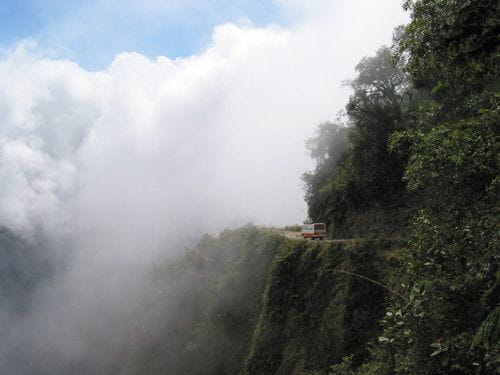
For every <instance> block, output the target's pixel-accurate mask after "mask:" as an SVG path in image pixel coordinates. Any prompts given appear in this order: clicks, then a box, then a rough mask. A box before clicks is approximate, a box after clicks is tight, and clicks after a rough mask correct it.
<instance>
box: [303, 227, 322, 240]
mask: <svg viewBox="0 0 500 375" xmlns="http://www.w3.org/2000/svg"><path fill="white" fill-rule="evenodd" d="M300 234H301V235H302V237H304V238H310V239H311V240H322V239H323V238H325V237H326V225H325V223H313V224H304V225H303V226H302V230H301V231H300Z"/></svg>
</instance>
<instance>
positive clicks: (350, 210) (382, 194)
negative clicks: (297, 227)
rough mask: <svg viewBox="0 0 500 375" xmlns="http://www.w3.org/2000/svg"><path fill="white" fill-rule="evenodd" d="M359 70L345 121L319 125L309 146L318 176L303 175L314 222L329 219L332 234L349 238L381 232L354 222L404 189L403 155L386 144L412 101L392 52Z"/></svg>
mask: <svg viewBox="0 0 500 375" xmlns="http://www.w3.org/2000/svg"><path fill="white" fill-rule="evenodd" d="M356 71H357V72H358V77H357V78H356V79H355V80H353V81H352V82H351V83H350V85H351V87H352V89H353V91H354V93H353V95H352V96H351V98H350V100H349V103H348V104H347V107H346V114H345V116H344V117H345V118H346V119H345V121H344V122H345V123H342V121H340V120H339V121H338V123H326V124H322V125H320V126H319V127H318V130H317V135H316V137H314V138H311V139H310V140H308V141H307V143H306V146H307V147H308V149H309V150H310V152H311V156H312V157H313V158H314V159H316V161H317V167H316V170H315V171H314V173H306V174H305V175H304V181H305V183H306V197H305V198H306V201H307V203H308V205H309V216H310V218H311V219H312V220H313V221H326V222H327V224H328V225H329V227H330V229H331V230H330V232H331V233H334V234H335V235H337V236H339V235H341V236H346V237H352V236H358V235H359V236H367V235H368V232H372V233H371V234H374V232H377V230H373V229H374V228H373V223H369V224H364V225H363V223H361V224H356V223H353V222H352V221H349V218H350V217H353V216H355V214H356V213H358V216H365V217H366V216H370V215H367V214H366V211H367V210H369V209H370V208H373V207H375V206H377V205H379V204H384V205H387V204H388V203H389V202H393V203H394V202H395V201H398V198H399V197H400V195H401V194H402V193H403V191H404V185H403V183H402V180H401V177H402V173H403V160H402V157H400V156H399V155H398V154H395V153H390V152H389V150H388V148H387V143H388V139H389V137H390V136H391V134H392V133H393V132H394V131H395V130H398V129H401V128H402V127H403V126H404V121H403V119H404V118H405V116H406V112H407V107H409V106H410V105H411V102H412V96H411V93H410V90H409V89H408V88H407V87H406V86H407V76H406V74H405V73H404V72H403V71H402V68H401V66H400V65H399V64H395V63H394V58H393V56H392V54H391V50H390V49H389V48H387V47H383V48H381V49H380V50H379V51H378V52H377V54H376V56H375V57H371V58H364V59H363V60H362V61H361V62H360V63H359V64H358V65H357V66H356ZM391 216H392V217H397V216H398V215H397V214H395V213H392V214H391V215H387V217H386V218H385V219H386V220H385V221H386V222H387V221H389V220H390V217H391ZM388 227H390V225H386V227H385V228H384V227H382V228H380V229H379V230H378V232H381V233H385V234H387V232H391V230H392V231H393V228H394V227H401V223H400V222H397V223H396V224H395V225H392V227H393V228H388ZM400 229H401V228H400ZM356 230H358V232H356ZM392 234H394V233H392Z"/></svg>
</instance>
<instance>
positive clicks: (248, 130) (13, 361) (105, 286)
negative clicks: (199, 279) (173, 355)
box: [0, 0, 404, 373]
mask: <svg viewBox="0 0 500 375" xmlns="http://www.w3.org/2000/svg"><path fill="white" fill-rule="evenodd" d="M282 3H283V6H284V7H285V9H287V10H288V12H289V13H290V17H291V18H292V19H293V20H294V21H293V22H292V23H291V25H290V26H288V27H279V26H275V25H270V26H267V27H262V28H258V27H253V26H252V25H251V24H250V23H249V22H247V21H244V22H243V21H242V23H240V24H223V25H220V26H218V27H216V28H215V29H214V31H213V35H212V40H211V43H210V45H209V46H208V47H207V48H206V49H204V50H202V51H200V52H199V53H198V54H196V55H193V56H190V57H186V58H178V59H174V60H172V59H170V58H168V57H164V56H160V57H157V58H156V59H150V58H147V57H145V56H142V55H140V54H137V53H134V52H126V53H122V54H119V55H117V56H116V58H115V59H114V61H113V62H112V64H111V65H110V66H109V67H108V68H107V69H105V70H102V71H87V70H85V69H83V68H82V67H80V66H79V65H78V64H76V63H74V62H71V61H67V60H58V59H51V58H48V57H46V56H49V52H47V51H44V49H43V48H42V47H41V46H37V45H36V42H35V41H24V42H22V43H19V44H18V45H17V46H15V47H13V48H12V49H10V50H8V51H4V54H3V56H2V57H1V59H0V121H1V122H0V225H1V226H2V227H5V228H7V229H9V230H10V231H12V232H13V233H15V234H17V235H19V236H21V237H22V238H24V239H25V240H26V241H28V242H30V243H31V244H33V246H36V244H37V243H38V242H37V241H40V238H43V241H44V244H47V243H48V245H44V247H43V249H44V250H43V251H48V252H50V254H51V255H50V256H53V257H54V259H55V258H57V259H61V263H63V264H65V266H64V267H63V271H61V272H56V273H55V274H54V276H52V277H51V278H50V279H49V280H45V281H44V282H43V283H42V284H41V285H37V286H36V290H35V293H34V296H33V299H32V301H31V302H30V305H29V307H28V308H27V309H25V310H24V311H23V312H22V313H18V312H13V311H12V310H9V309H2V308H0V311H1V312H0V326H1V327H2V328H1V333H2V335H3V336H2V344H0V369H2V370H3V371H2V373H9V372H12V373H16V372H17V373H30V371H29V370H28V369H32V368H31V367H30V366H36V367H37V368H38V369H39V370H40V371H49V370H47V369H50V368H51V361H58V362H70V361H72V362H75V361H77V362H78V361H81V362H82V363H85V362H86V361H87V360H89V361H90V359H89V358H91V357H95V356H96V355H98V354H99V353H101V354H102V348H105V347H106V341H107V339H108V338H109V336H110V335H113V334H114V333H115V332H117V331H118V330H119V329H120V325H121V324H122V321H121V319H122V318H123V319H124V317H123V315H124V314H125V313H124V311H125V312H126V311H127V309H129V308H130V307H131V306H133V305H134V303H135V301H136V297H137V296H138V295H140V293H141V287H142V285H143V283H144V282H145V279H146V278H147V270H148V269H149V267H150V265H151V264H153V263H155V262H156V261H157V260H158V259H159V258H160V257H165V256H169V255H172V254H175V253H178V252H179V251H182V250H183V248H184V247H185V246H189V245H190V244H192V243H193V241H195V240H196V239H197V238H198V236H199V235H201V234H202V233H204V232H212V233H214V232H217V231H218V230H221V229H223V228H226V227H234V226H237V225H241V224H244V223H247V222H254V223H256V224H264V225H276V226H279V225H285V224H295V223H300V222H301V221H302V220H303V219H304V218H305V217H306V210H305V204H304V201H303V191H302V184H301V180H300V176H301V175H302V173H303V172H305V171H307V170H309V169H311V168H312V163H311V161H310V160H309V157H308V155H307V152H306V150H305V148H304V140H305V139H306V138H308V137H310V136H311V135H312V134H313V131H314V127H315V126H316V125H317V124H318V123H320V122H323V121H326V120H329V119H333V118H334V117H335V115H336V113H337V112H338V111H339V110H341V109H342V105H343V103H345V101H346V98H347V96H348V95H349V92H348V91H347V89H345V88H342V86H341V84H342V81H343V80H345V79H347V78H349V77H352V75H353V67H354V65H355V64H356V62H357V61H358V60H359V59H360V58H361V57H363V56H365V55H370V54H373V53H374V51H375V50H376V49H377V48H378V47H379V46H380V45H381V44H383V43H390V40H391V34H392V29H393V27H394V26H396V25H398V24H400V23H402V22H403V21H404V16H403V14H402V11H401V9H400V5H399V0H395V1H388V0H387V1H347V0H346V1H340V2H334V1H311V2H309V1H308V2H301V1H282ZM304 3H307V5H304ZM375 14H379V16H376V17H374V15H375ZM40 249H41V248H40ZM40 251H42V250H40ZM44 369H45V370H44ZM6 371H7V372H6Z"/></svg>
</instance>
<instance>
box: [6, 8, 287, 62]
mask: <svg viewBox="0 0 500 375" xmlns="http://www.w3.org/2000/svg"><path fill="white" fill-rule="evenodd" d="M242 19H248V20H250V21H251V22H252V23H253V24H254V25H257V26H261V25H265V24H268V23H277V24H282V23H283V22H284V17H283V14H282V12H281V10H280V7H279V6H278V5H277V4H276V3H275V2H274V1H273V0H142V1H141V0H87V1H84V0H1V1H0V20H1V22H0V47H1V48H9V47H12V46H14V45H15V44H16V43H18V42H20V41H22V40H25V39H33V40H35V41H37V42H38V44H39V47H40V48H42V49H44V50H51V51H52V53H54V54H55V55H56V56H57V57H60V58H67V59H70V60H73V61H76V62H78V63H79V64H80V65H82V66H83V67H85V68H87V69H103V68H106V67H107V66H108V65H109V64H110V63H111V62H112V61H113V58H114V56H115V55H116V54H117V53H119V52H123V51H134V52H139V53H142V54H144V55H146V56H149V57H152V58H154V57H156V56H158V55H165V56H169V57H179V56H188V55H191V54H193V53H196V52H198V51H200V50H201V49H202V48H203V47H205V46H206V45H208V43H209V42H210V36H211V32H212V30H213V27H214V26H215V25H218V24H221V23H224V22H238V21H240V20H242Z"/></svg>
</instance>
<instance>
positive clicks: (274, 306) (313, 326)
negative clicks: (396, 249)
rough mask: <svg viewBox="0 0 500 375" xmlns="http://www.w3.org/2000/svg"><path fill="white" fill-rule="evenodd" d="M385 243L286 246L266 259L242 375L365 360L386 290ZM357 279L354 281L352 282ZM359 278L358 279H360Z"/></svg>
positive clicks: (296, 371) (304, 370)
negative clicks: (264, 280) (381, 282)
mask: <svg viewBox="0 0 500 375" xmlns="http://www.w3.org/2000/svg"><path fill="white" fill-rule="evenodd" d="M393 246H394V244H393V243H389V242H386V241H358V242H355V241H343V242H334V241H325V242H306V241H289V242H288V243H287V244H285V245H284V246H282V247H281V248H280V250H279V252H278V253H277V254H276V256H275V258H274V259H273V262H272V265H271V267H270V269H269V272H268V275H267V283H266V288H265V290H264V292H263V297H262V306H261V313H260V317H259V320H258V322H257V325H256V327H255V330H254V335H253V340H252V343H251V346H250V348H249V353H248V356H247V358H246V361H245V365H244V368H243V371H242V372H243V373H244V374H256V373H259V374H308V373H310V374H322V373H326V371H327V370H328V368H329V366H330V365H331V364H333V363H336V362H339V361H340V360H341V359H342V357H344V356H346V355H349V354H353V355H354V361H355V362H359V361H361V360H363V359H364V358H365V357H366V354H367V352H366V350H367V344H368V342H369V341H370V340H372V339H374V338H376V337H377V333H378V331H379V328H378V321H379V319H380V318H381V317H382V314H383V312H384V299H385V295H386V290H385V289H384V288H383V287H381V286H380V285H378V284H376V283H374V282H373V281H369V280H367V279H365V278H363V277H367V278H370V279H373V280H381V279H382V278H383V276H384V269H385V268H386V267H387V264H386V261H385V260H384V253H385V251H386V250H388V249H390V248H391V247H393ZM358 275H359V276H358ZM361 276H363V277H361Z"/></svg>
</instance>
